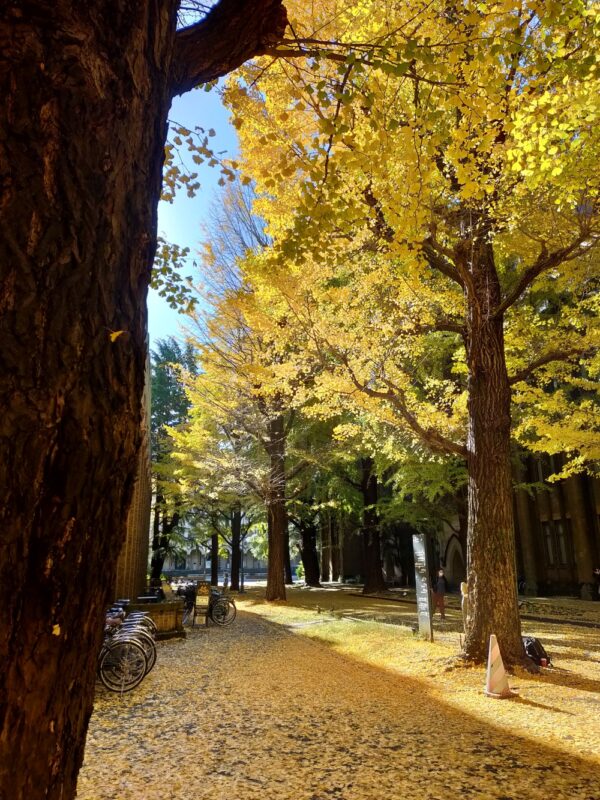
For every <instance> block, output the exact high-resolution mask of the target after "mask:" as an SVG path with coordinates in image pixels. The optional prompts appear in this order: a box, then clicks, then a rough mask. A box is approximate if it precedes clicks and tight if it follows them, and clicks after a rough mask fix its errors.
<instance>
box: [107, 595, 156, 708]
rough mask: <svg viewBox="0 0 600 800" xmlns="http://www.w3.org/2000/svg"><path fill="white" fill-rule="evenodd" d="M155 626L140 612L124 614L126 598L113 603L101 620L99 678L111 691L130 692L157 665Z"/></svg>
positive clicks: (125, 612)
mask: <svg viewBox="0 0 600 800" xmlns="http://www.w3.org/2000/svg"><path fill="white" fill-rule="evenodd" d="M155 637H156V625H155V623H154V621H153V620H152V618H151V617H150V616H149V615H148V614H146V613H145V612H143V611H131V612H130V613H129V614H128V613H127V601H122V602H120V603H116V604H115V605H114V606H112V607H111V608H110V609H109V610H108V611H107V612H106V617H105V621H104V642H103V644H102V649H101V650H100V655H99V656H98V677H99V678H100V681H101V682H102V684H103V685H104V686H105V687H106V688H107V689H108V690H109V691H111V692H120V693H121V694H122V693H123V692H130V691H131V690H132V689H135V687H136V686H139V684H140V683H141V682H142V681H143V680H144V678H145V677H146V675H147V674H148V673H149V672H150V670H151V669H152V667H153V666H154V665H155V664H156V641H155Z"/></svg>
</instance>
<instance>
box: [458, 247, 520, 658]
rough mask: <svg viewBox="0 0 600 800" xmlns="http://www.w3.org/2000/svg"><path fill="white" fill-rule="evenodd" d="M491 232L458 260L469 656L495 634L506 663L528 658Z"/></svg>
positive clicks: (483, 652) (483, 651) (481, 653)
mask: <svg viewBox="0 0 600 800" xmlns="http://www.w3.org/2000/svg"><path fill="white" fill-rule="evenodd" d="M487 239H488V237H486V236H483V235H482V236H481V238H480V239H479V240H477V239H469V241H468V246H466V245H465V248H464V251H461V250H460V249H457V252H456V254H455V258H456V262H457V263H458V264H459V265H460V266H461V269H462V271H463V274H466V271H467V269H469V271H470V275H471V277H470V280H469V281H468V283H467V285H466V288H465V292H466V294H467V303H466V305H467V334H466V348H467V363H468V368H469V377H468V381H469V384H468V416H469V422H468V438H467V451H468V456H467V463H468V472H469V488H468V505H469V524H468V532H467V575H468V586H469V616H468V619H467V626H466V636H465V643H464V655H465V656H466V657H467V658H468V659H472V660H476V661H480V662H481V661H485V659H486V658H487V647H488V642H489V636H490V634H491V633H494V634H496V636H497V637H498V643H499V645H500V650H501V652H502V657H503V658H504V660H505V661H506V662H507V663H516V662H518V661H520V660H521V659H522V657H523V645H522V642H521V623H520V619H519V608H518V600H517V575H516V562H515V535H514V520H513V490H512V476H511V461H510V384H509V380H508V374H507V370H506V356H505V351H504V333H503V328H504V319H503V316H502V315H501V314H494V313H493V311H494V309H497V308H498V307H499V306H500V301H501V289H500V283H499V280H498V274H497V271H496V268H495V264H494V253H493V248H492V245H491V244H490V243H489V241H487Z"/></svg>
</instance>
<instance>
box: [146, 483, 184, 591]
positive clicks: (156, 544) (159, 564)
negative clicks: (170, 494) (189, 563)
mask: <svg viewBox="0 0 600 800" xmlns="http://www.w3.org/2000/svg"><path fill="white" fill-rule="evenodd" d="M162 501H163V498H162V497H161V496H160V495H157V496H156V505H155V507H154V526H153V531H152V559H151V561H150V586H160V585H161V575H162V571H163V568H164V566H165V559H166V557H167V552H168V550H169V545H170V543H171V534H172V533H173V530H174V529H175V527H176V526H177V524H178V523H179V514H173V516H172V517H171V518H169V517H168V516H167V514H166V513H165V510H164V508H163V507H162V506H161V505H160V503H162Z"/></svg>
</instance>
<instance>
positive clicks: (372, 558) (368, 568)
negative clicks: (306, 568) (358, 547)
mask: <svg viewBox="0 0 600 800" xmlns="http://www.w3.org/2000/svg"><path fill="white" fill-rule="evenodd" d="M360 467H361V481H360V486H361V492H362V496H363V525H362V535H363V558H364V586H363V594H369V593H373V592H384V591H385V590H386V585H385V580H384V577H383V568H382V564H381V539H380V534H379V516H378V514H377V500H378V485H377V475H376V474H375V471H374V464H373V459H372V458H361V460H360Z"/></svg>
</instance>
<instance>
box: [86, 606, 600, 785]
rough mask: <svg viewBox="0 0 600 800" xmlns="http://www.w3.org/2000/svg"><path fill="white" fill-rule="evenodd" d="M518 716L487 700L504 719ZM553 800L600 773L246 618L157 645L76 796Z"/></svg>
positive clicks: (92, 740)
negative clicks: (151, 664)
mask: <svg viewBox="0 0 600 800" xmlns="http://www.w3.org/2000/svg"><path fill="white" fill-rule="evenodd" d="M315 616H316V615H315ZM300 624H302V623H300ZM309 624H311V623H310V622H308V623H306V625H309ZM335 624H337V625H338V626H342V625H344V624H348V625H351V623H344V622H342V621H338V622H337V623H335ZM355 627H360V626H359V624H358V623H356V624H355ZM589 688H592V689H593V688H594V687H593V686H589V687H588V689H589ZM596 697H597V695H596ZM486 702H488V701H486ZM511 702H512V701H493V700H489V703H492V704H494V703H495V704H496V705H492V706H491V708H493V709H494V712H495V713H498V714H502V713H504V712H503V709H505V708H508V707H509V706H508V705H507V704H509V703H511ZM533 705H535V703H534V704H533ZM598 711H599V712H600V706H599V707H598ZM491 719H493V715H492V716H491ZM548 797H552V798H553V800H567V798H568V799H569V800H598V798H600V770H599V769H598V761H597V760H596V759H595V758H594V757H593V755H592V754H588V755H586V756H585V757H582V758H579V757H577V756H575V755H573V754H572V753H571V754H567V753H566V752H565V751H563V750H561V749H560V748H558V747H556V742H554V744H553V745H552V746H550V745H545V744H544V743H542V742H540V741H539V740H538V741H534V740H528V739H527V738H521V737H520V736H516V735H511V734H510V732H508V731H507V730H506V729H502V728H500V727H495V725H494V724H493V723H492V722H490V721H487V722H482V720H481V718H477V717H476V716H475V715H470V714H469V713H466V712H465V711H463V710H461V708H460V706H459V707H457V705H456V703H454V704H452V703H449V702H448V703H446V702H444V701H443V699H440V697H439V696H435V695H434V694H432V692H430V691H428V687H427V684H426V683H425V682H422V681H420V680H417V679H415V678H412V677H406V676H402V675H399V674H397V673H393V672H390V671H387V670H384V669H381V668H378V667H375V666H371V665H368V664H365V663H364V662H361V661H358V660H356V659H354V658H352V657H349V656H347V655H341V654H340V653H339V651H338V652H336V650H335V649H334V647H333V645H332V644H330V643H328V642H327V640H323V639H321V640H315V639H311V638H307V637H306V636H304V635H302V632H301V630H300V628H299V627H298V628H294V627H293V626H291V625H285V624H276V623H274V622H270V621H266V620H265V619H263V618H261V617H259V616H256V615H254V614H252V613H247V612H243V613H239V614H238V619H237V620H236V622H235V623H234V625H233V626H231V627H229V628H226V629H219V628H215V627H211V628H209V629H208V630H202V629H201V630H195V631H192V632H191V634H190V635H189V637H188V639H187V640H177V641H170V642H165V643H161V645H160V653H159V662H158V664H157V666H156V668H155V669H154V671H153V672H152V673H151V674H150V675H149V676H148V677H147V678H146V680H145V681H144V683H143V684H142V685H141V686H140V687H139V688H138V689H137V690H135V692H133V693H131V694H128V695H125V696H124V697H123V698H122V699H119V697H118V696H116V695H111V694H109V693H107V692H104V691H103V690H102V688H101V687H100V688H99V689H98V698H97V704H96V711H95V713H94V715H93V717H92V720H91V724H90V732H89V736H88V744H87V749H86V759H85V765H84V768H83V770H82V773H81V775H80V782H79V793H78V798H79V800H102V799H104V798H110V800H133V799H134V798H135V800H159V799H160V800H167V799H168V798H170V799H171V800H190V799H191V798H211V800H225V799H226V798H227V800H259V798H260V800H385V799H386V798H389V800H446V798H482V799H483V798H485V799H486V800H487V799H488V798H489V800H493V799H495V800H511V799H512V800H524V799H525V798H527V800H547V798H548Z"/></svg>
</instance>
